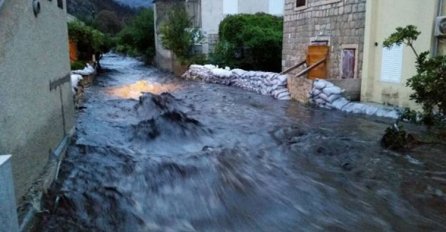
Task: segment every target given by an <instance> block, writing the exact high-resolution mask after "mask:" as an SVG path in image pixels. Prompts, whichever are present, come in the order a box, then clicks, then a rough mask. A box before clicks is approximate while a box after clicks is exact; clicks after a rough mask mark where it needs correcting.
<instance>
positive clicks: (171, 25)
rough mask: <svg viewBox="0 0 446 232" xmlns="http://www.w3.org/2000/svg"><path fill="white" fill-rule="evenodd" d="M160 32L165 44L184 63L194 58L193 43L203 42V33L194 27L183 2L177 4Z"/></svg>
mask: <svg viewBox="0 0 446 232" xmlns="http://www.w3.org/2000/svg"><path fill="white" fill-rule="evenodd" d="M160 32H161V34H162V36H161V41H162V43H163V46H164V47H165V48H167V49H169V50H171V51H172V52H173V53H174V54H175V56H176V57H177V58H179V59H180V61H181V62H182V63H187V62H188V61H190V59H192V58H194V55H195V54H194V52H193V49H192V48H193V45H194V44H195V43H198V42H201V40H202V35H201V33H200V32H199V30H198V29H197V28H193V25H192V21H191V20H190V18H189V16H188V14H187V11H186V9H185V7H184V5H183V4H181V3H179V4H176V5H175V6H174V7H173V8H172V10H171V11H170V12H169V13H168V15H167V20H166V21H165V22H164V24H162V25H161V28H160Z"/></svg>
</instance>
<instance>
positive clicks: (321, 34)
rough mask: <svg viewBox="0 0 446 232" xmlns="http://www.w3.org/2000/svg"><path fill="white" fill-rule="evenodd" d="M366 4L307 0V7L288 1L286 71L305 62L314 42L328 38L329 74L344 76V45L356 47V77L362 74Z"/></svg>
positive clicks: (358, 0) (359, 0) (356, 0)
mask: <svg viewBox="0 0 446 232" xmlns="http://www.w3.org/2000/svg"><path fill="white" fill-rule="evenodd" d="M365 3H366V0H307V3H306V6H304V7H299V8H296V0H286V1H285V16H284V40H283V57H282V59H283V60H282V67H283V70H285V69H287V68H289V67H292V66H293V65H295V64H297V63H298V62H300V61H303V60H304V59H305V57H306V51H307V47H308V45H310V44H311V42H312V41H315V40H324V41H325V40H327V41H328V44H329V46H330V57H329V61H328V73H329V74H328V75H329V77H330V78H332V79H340V78H341V59H342V50H343V48H356V50H357V53H356V54H357V55H356V57H357V63H356V65H355V66H356V73H355V77H356V78H358V77H361V67H362V56H363V43H364V28H365V8H366V5H365ZM298 71H299V70H295V71H294V73H297V72H298Z"/></svg>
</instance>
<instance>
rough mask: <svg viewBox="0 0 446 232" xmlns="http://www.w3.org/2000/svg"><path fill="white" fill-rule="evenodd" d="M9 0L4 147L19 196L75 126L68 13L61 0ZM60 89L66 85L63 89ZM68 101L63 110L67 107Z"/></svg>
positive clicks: (2, 13) (1, 91)
mask: <svg viewBox="0 0 446 232" xmlns="http://www.w3.org/2000/svg"><path fill="white" fill-rule="evenodd" d="M31 3H32V1H30V0H29V1H28V0H27V1H17V0H5V2H4V4H3V6H2V7H1V8H0V35H1V36H0V80H1V85H0V99H1V100H0V109H1V112H0V131H1V133H0V153H9V154H12V168H13V175H14V183H15V192H16V196H17V200H18V201H20V199H21V197H22V196H23V195H24V194H25V193H26V191H27V189H28V188H29V187H30V186H31V184H32V182H33V181H34V180H35V179H36V178H37V177H38V176H39V174H40V173H41V172H42V171H43V168H44V166H45V164H46V163H47V161H48V157H49V154H50V151H51V150H53V149H54V148H55V147H57V145H58V144H59V143H60V142H61V140H62V139H63V138H64V136H65V134H66V133H67V131H69V130H70V129H71V128H72V126H73V115H74V107H73V99H72V93H71V86H70V83H69V82H65V83H64V84H62V85H61V87H60V88H58V89H56V90H53V91H50V86H49V83H50V81H52V80H57V79H59V78H62V77H64V76H66V75H67V74H69V72H70V66H69V54H68V33H67V24H66V20H67V16H66V12H65V6H66V4H65V1H64V9H60V8H58V7H57V1H43V0H42V1H41V2H40V3H41V13H40V14H39V15H38V17H35V16H34V14H33V9H32V4H31ZM60 90H61V91H60ZM62 105H63V112H62Z"/></svg>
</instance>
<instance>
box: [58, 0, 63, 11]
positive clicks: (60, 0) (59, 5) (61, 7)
mask: <svg viewBox="0 0 446 232" xmlns="http://www.w3.org/2000/svg"><path fill="white" fill-rule="evenodd" d="M57 7H59V8H60V9H62V10H63V8H64V0H57Z"/></svg>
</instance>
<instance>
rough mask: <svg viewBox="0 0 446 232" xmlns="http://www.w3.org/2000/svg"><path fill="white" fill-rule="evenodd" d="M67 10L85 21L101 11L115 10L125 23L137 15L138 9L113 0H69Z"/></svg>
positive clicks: (90, 20) (118, 18) (117, 16)
mask: <svg viewBox="0 0 446 232" xmlns="http://www.w3.org/2000/svg"><path fill="white" fill-rule="evenodd" d="M67 11H68V13H69V14H71V15H73V16H75V17H76V18H78V19H80V20H82V21H84V22H92V21H93V20H94V19H95V18H96V17H97V16H98V15H99V14H100V13H101V11H107V12H113V13H114V14H116V19H117V20H119V21H120V22H121V23H125V22H127V21H128V20H130V19H131V18H132V17H133V16H134V15H136V13H137V12H138V9H137V8H132V7H129V6H127V5H124V4H122V3H118V2H116V1H113V0H89V1H85V0H67ZM106 14H109V13H106Z"/></svg>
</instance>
